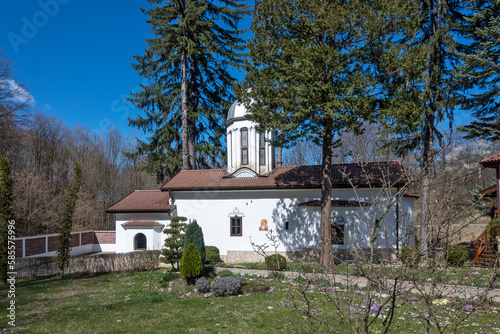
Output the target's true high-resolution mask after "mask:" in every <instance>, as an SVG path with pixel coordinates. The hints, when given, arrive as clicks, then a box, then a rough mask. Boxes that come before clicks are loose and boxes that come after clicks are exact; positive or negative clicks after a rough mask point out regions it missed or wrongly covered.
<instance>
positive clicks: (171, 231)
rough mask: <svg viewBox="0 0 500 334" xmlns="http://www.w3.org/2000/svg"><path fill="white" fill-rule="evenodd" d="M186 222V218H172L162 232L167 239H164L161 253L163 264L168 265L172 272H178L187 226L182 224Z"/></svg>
mask: <svg viewBox="0 0 500 334" xmlns="http://www.w3.org/2000/svg"><path fill="white" fill-rule="evenodd" d="M186 220H187V218H186V217H180V216H175V217H172V219H171V220H170V224H169V225H168V226H169V227H168V228H166V229H164V230H163V233H166V234H168V235H169V237H168V238H167V239H165V247H164V248H163V249H162V251H161V253H162V255H163V256H165V262H168V263H170V264H171V265H172V268H173V269H174V270H179V262H180V261H181V258H182V253H183V251H184V232H185V231H186V226H187V224H186V223H184V222H185V221H186Z"/></svg>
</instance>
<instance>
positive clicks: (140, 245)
mask: <svg viewBox="0 0 500 334" xmlns="http://www.w3.org/2000/svg"><path fill="white" fill-rule="evenodd" d="M146 248H147V242H146V236H145V235H144V234H142V233H137V234H136V235H135V237H134V250H146Z"/></svg>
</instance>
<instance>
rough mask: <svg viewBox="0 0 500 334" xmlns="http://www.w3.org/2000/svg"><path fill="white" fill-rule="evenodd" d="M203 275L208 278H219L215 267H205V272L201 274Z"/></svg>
mask: <svg viewBox="0 0 500 334" xmlns="http://www.w3.org/2000/svg"><path fill="white" fill-rule="evenodd" d="M201 275H202V276H203V277H206V278H215V276H217V273H216V272H215V268H214V267H212V266H205V267H203V272H202V273H201Z"/></svg>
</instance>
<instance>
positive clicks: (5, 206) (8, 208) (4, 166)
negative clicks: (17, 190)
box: [0, 156, 14, 284]
mask: <svg viewBox="0 0 500 334" xmlns="http://www.w3.org/2000/svg"><path fill="white" fill-rule="evenodd" d="M12 219H13V214H12V177H11V175H10V164H9V160H8V159H7V158H3V157H1V156H0V280H1V281H2V282H3V283H4V284H5V283H7V272H9V271H14V270H9V268H8V262H9V259H8V258H9V256H8V255H9V222H10V221H11V220H12ZM13 235H14V234H11V236H13ZM12 241H13V240H12Z"/></svg>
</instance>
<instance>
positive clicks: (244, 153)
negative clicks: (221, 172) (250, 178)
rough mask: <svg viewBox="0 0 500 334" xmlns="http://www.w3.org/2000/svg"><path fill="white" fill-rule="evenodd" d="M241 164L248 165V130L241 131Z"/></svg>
mask: <svg viewBox="0 0 500 334" xmlns="http://www.w3.org/2000/svg"><path fill="white" fill-rule="evenodd" d="M241 164H242V165H248V129H247V128H243V129H241Z"/></svg>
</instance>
